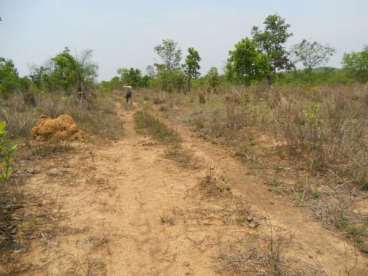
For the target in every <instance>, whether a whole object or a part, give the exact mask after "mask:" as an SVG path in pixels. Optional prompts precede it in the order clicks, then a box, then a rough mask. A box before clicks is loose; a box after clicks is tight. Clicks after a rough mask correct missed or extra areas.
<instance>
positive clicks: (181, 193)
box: [18, 111, 368, 275]
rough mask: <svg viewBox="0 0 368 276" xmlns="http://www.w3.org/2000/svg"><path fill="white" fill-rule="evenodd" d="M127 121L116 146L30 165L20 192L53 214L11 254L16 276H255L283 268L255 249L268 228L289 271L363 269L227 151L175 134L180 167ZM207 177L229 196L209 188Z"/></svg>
mask: <svg viewBox="0 0 368 276" xmlns="http://www.w3.org/2000/svg"><path fill="white" fill-rule="evenodd" d="M133 113H134V111H130V112H122V113H121V119H122V123H123V122H124V128H125V130H126V135H125V137H124V138H123V139H121V140H120V141H117V142H114V143H113V144H112V145H83V146H79V149H78V150H77V152H75V153H72V154H70V155H68V157H66V158H65V157H63V158H54V159H52V160H51V161H50V160H48V161H46V160H45V161H41V163H40V164H37V166H39V167H40V168H41V169H40V170H39V171H40V172H39V173H37V174H35V175H34V176H33V177H32V178H30V179H29V180H28V182H27V183H26V184H25V185H24V187H23V188H22V189H24V190H25V192H26V193H27V194H29V195H32V196H35V197H39V198H41V199H42V204H41V207H40V206H38V207H37V208H39V209H40V208H47V209H48V211H49V213H51V214H55V216H54V217H55V224H57V227H56V228H55V229H54V230H53V231H49V232H48V231H45V232H42V231H41V234H40V236H39V237H38V238H37V239H34V240H33V241H32V243H31V247H30V249H29V250H28V251H27V252H21V253H19V254H20V255H19V264H18V265H19V267H21V268H22V269H21V271H19V273H18V274H19V275H227V274H234V275H257V271H258V273H261V272H262V271H260V270H257V271H256V269H255V268H257V264H258V266H259V264H260V262H261V261H262V262H263V263H262V264H265V263H267V264H268V265H269V263H271V262H272V261H274V262H277V261H280V262H281V260H280V259H277V258H276V257H275V259H273V258H274V256H273V253H274V252H271V253H272V254H271V253H270V252H268V251H267V250H268V247H267V246H266V247H265V248H263V247H262V244H266V245H267V242H269V240H270V229H272V230H273V232H272V233H273V235H274V236H273V237H272V238H275V240H274V241H273V242H274V243H276V242H281V241H279V240H276V235H282V236H283V237H284V238H285V239H286V240H287V245H285V248H284V247H282V249H281V247H280V250H283V252H282V253H283V255H284V256H285V259H288V260H289V261H288V266H292V267H291V268H290V267H288V268H290V271H293V270H294V271H298V272H300V271H302V272H303V273H305V274H307V275H308V274H309V275H318V274H319V275H325V274H327V275H347V273H351V274H350V275H364V274H362V273H365V272H367V271H368V269H367V260H366V258H365V257H363V256H362V255H360V254H359V253H357V252H356V251H355V250H354V249H353V247H352V246H351V245H348V244H347V243H346V242H345V241H344V240H343V239H342V238H341V237H339V236H337V235H336V234H334V233H332V232H329V231H327V230H325V229H323V228H322V227H321V226H320V225H319V224H318V223H316V222H313V220H312V219H310V218H308V217H307V216H306V214H304V213H303V212H302V211H301V210H300V209H298V208H296V207H293V206H292V205H291V204H289V203H287V202H285V201H283V200H282V199H281V198H278V197H276V196H275V195H273V194H272V193H270V192H268V191H267V189H266V188H265V187H264V186H263V185H262V183H259V182H258V181H257V179H256V178H255V177H252V176H249V175H248V174H247V170H246V168H244V167H243V165H242V164H240V163H238V162H237V161H236V160H234V159H233V158H232V157H231V156H230V155H229V154H228V153H227V152H226V151H225V150H223V149H222V148H220V147H217V146H215V145H211V144H209V143H207V142H204V141H202V140H201V139H199V138H196V137H194V136H193V135H192V134H191V133H190V131H189V130H188V129H186V128H184V127H182V126H179V127H178V126H176V128H177V130H178V132H179V133H180V135H181V136H182V138H183V141H184V142H183V146H184V147H185V148H186V149H188V150H191V151H193V152H195V156H196V160H197V162H198V164H199V166H197V167H195V168H189V169H183V168H181V167H179V166H178V165H177V164H176V163H175V162H174V161H170V160H167V159H165V158H164V157H163V155H164V152H165V146H162V145H159V144H157V143H156V142H155V141H153V140H151V139H150V138H147V137H142V136H140V135H138V134H137V133H136V132H135V130H134V120H133ZM210 176H211V179H212V178H213V179H215V180H214V181H218V182H221V183H223V184H226V187H230V188H231V189H230V190H229V191H228V190H227V189H226V190H225V191H222V190H221V191H218V190H215V191H213V190H211V189H212V188H208V187H207V186H206V185H212V184H211V183H207V184H206V179H207V180H208V182H211V181H212V180H211V179H210V180H209V177H210ZM29 212H32V210H31V209H30V210H29ZM51 217H52V216H51ZM277 233H279V234H277ZM258 239H259V240H263V241H265V242H264V243H260V242H258V241H257V240H258ZM285 244H286V243H285ZM257 246H259V249H257V250H256V249H254V248H257ZM248 247H249V248H248ZM253 247H254V248H253ZM246 248H248V249H249V250H250V251H251V252H256V251H257V252H258V253H257V254H256V255H254V254H253V255H252V256H253V257H252V256H251V255H249V256H248V255H246V252H242V250H243V249H244V250H245V249H246ZM262 248H263V251H262V250H261V249H262ZM253 249H254V250H256V251H254V250H253ZM276 253H277V252H276ZM279 253H280V252H279ZM237 254H238V255H237ZM237 256H238V259H237ZM244 256H248V258H247V259H246V258H245V259H244ZM267 258H268V259H267ZM252 261H253V262H254V263H255V264H251V262H252ZM239 262H243V263H247V262H249V266H250V267H252V268H253V270H251V271H248V272H246V271H245V270H242V268H241V265H240V264H239ZM257 262H258V263H257ZM276 265H280V267H281V266H283V264H281V263H280V264H276ZM285 266H286V265H285ZM264 275H267V274H264Z"/></svg>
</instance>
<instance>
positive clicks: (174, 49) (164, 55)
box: [155, 39, 181, 70]
mask: <svg viewBox="0 0 368 276" xmlns="http://www.w3.org/2000/svg"><path fill="white" fill-rule="evenodd" d="M155 52H156V54H157V55H158V56H159V57H160V58H161V59H162V61H163V65H164V66H165V69H167V70H174V69H178V68H179V66H180V62H181V50H180V49H179V48H178V43H177V42H175V41H174V40H171V39H164V40H163V41H162V44H160V45H157V46H156V47H155Z"/></svg>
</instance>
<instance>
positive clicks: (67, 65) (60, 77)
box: [50, 48, 98, 97]
mask: <svg viewBox="0 0 368 276" xmlns="http://www.w3.org/2000/svg"><path fill="white" fill-rule="evenodd" d="M91 58H92V50H85V51H84V52H83V53H82V54H81V55H80V56H78V57H74V56H73V55H71V53H70V50H69V49H68V48H65V49H64V51H63V52H61V53H60V54H58V55H56V56H55V57H54V58H52V59H51V75H50V81H51V82H52V83H54V84H55V85H56V86H58V87H61V88H63V89H64V90H66V91H70V90H72V89H76V90H77V92H78V94H79V95H80V96H81V97H85V96H86V92H87V89H88V87H89V86H90V85H91V84H92V83H93V82H94V80H95V78H96V76H97V68H98V67H97V65H96V64H95V63H94V62H92V60H91Z"/></svg>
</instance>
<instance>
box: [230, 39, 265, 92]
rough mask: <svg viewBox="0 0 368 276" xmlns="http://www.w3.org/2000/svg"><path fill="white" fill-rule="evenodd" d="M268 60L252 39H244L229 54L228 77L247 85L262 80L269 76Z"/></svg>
mask: <svg viewBox="0 0 368 276" xmlns="http://www.w3.org/2000/svg"><path fill="white" fill-rule="evenodd" d="M268 69H269V68H268V59H267V56H266V55H265V54H263V53H262V52H261V51H260V50H259V49H258V48H257V44H256V43H255V42H254V41H253V40H252V39H250V38H244V39H242V40H241V41H240V42H238V43H237V44H235V48H234V50H232V51H230V52H229V58H228V62H227V65H226V77H227V78H228V79H229V80H231V81H236V82H239V83H243V84H246V85H249V84H251V82H252V81H254V80H260V79H262V78H264V77H265V76H266V75H267V74H268Z"/></svg>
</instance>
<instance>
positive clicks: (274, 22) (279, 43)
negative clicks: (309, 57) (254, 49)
mask: <svg viewBox="0 0 368 276" xmlns="http://www.w3.org/2000/svg"><path fill="white" fill-rule="evenodd" d="M264 25H265V28H264V30H260V29H259V28H258V27H256V26H255V27H253V29H252V36H253V40H254V41H255V42H256V43H257V45H258V48H259V49H260V50H261V51H262V52H263V53H264V54H266V55H267V60H268V63H269V68H270V70H269V73H268V74H267V79H268V82H269V83H270V84H271V83H272V80H273V76H274V75H275V73H276V72H278V71H282V70H289V69H290V68H292V67H293V64H292V63H291V62H290V60H289V54H288V52H287V50H286V47H285V43H286V42H287V40H288V39H289V37H291V36H292V33H290V32H289V28H290V25H289V24H287V23H286V21H285V19H283V18H282V17H280V16H279V15H276V14H275V15H269V16H268V17H267V18H266V19H265V21H264Z"/></svg>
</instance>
